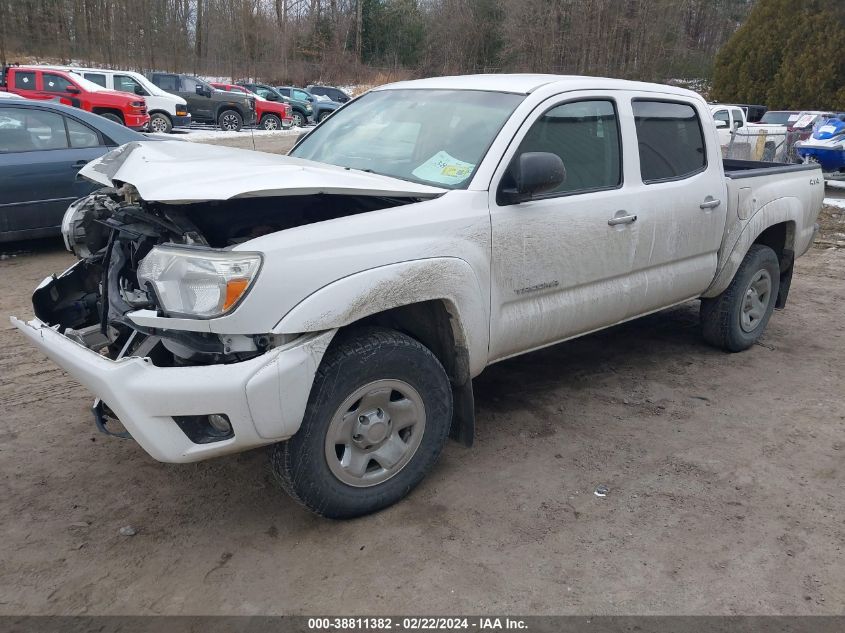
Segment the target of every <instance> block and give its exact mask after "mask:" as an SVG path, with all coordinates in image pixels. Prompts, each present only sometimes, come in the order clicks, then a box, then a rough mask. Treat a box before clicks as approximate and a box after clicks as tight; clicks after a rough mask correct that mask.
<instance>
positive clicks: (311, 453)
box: [270, 328, 452, 519]
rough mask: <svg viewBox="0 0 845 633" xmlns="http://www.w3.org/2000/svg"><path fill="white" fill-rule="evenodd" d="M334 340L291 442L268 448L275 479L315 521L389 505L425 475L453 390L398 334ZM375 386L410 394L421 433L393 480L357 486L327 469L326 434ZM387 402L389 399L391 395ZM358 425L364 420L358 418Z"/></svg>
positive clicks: (436, 366) (369, 332) (432, 360)
mask: <svg viewBox="0 0 845 633" xmlns="http://www.w3.org/2000/svg"><path fill="white" fill-rule="evenodd" d="M338 336H339V337H340V338H339V339H338V340H336V341H334V342H333V343H332V345H331V347H330V348H329V350H328V352H327V353H326V355H325V357H324V358H323V361H322V363H321V364H320V368H319V369H318V371H317V374H316V376H315V379H314V385H313V387H312V388H311V395H310V397H309V400H308V406H307V408H306V411H305V417H304V419H303V421H302V426H301V427H300V429H299V431H298V432H297V434H296V435H294V436H293V437H292V438H291V439H289V440H288V441H286V442H283V443H281V444H276V445H275V446H273V447H272V449H271V456H270V459H271V465H272V469H273V473H274V474H275V476H276V479H277V480H278V481H279V483H280V484H281V486H282V488H284V490H285V491H286V492H287V493H288V494H289V495H290V496H291V497H293V498H294V499H295V500H296V501H298V502H299V503H301V504H302V505H304V506H305V507H306V508H308V509H309V510H311V511H312V512H315V513H316V514H319V515H321V516H324V517H329V518H333V519H349V518H353V517H357V516H361V515H365V514H370V513H372V512H376V511H378V510H381V509H382V508H386V507H387V506H390V505H392V504H394V503H396V502H397V501H399V500H400V499H402V498H403V497H404V496H405V495H407V494H408V493H409V492H410V491H411V490H412V489H413V488H414V486H416V485H417V484H418V483H419V482H420V481H421V480H422V478H423V477H424V476H425V475H426V473H428V471H429V470H431V468H432V467H433V466H434V464H435V463H436V462H437V459H438V457H439V456H440V452H441V451H442V449H443V445H444V443H445V442H446V438H447V436H448V434H449V427H450V424H451V420H452V391H451V388H450V385H449V380H448V378H447V377H446V372H445V371H444V370H443V366H442V365H441V364H440V362H439V361H438V360H437V358H436V357H435V356H434V354H432V353H431V351H429V350H428V349H427V348H426V347H425V346H423V345H422V344H420V343H419V342H418V341H416V340H414V339H412V338H410V337H408V336H406V335H404V334H401V333H399V332H396V331H394V330H389V329H386V328H362V329H358V330H352V331H349V332H346V333H341V334H339V335H338ZM377 381H394V382H401V383H403V384H407V385H410V386H411V387H413V389H414V390H415V391H416V395H417V396H419V397H420V398H421V402H422V404H423V405H424V426H423V432H422V434H421V438H420V439H418V440H416V441H417V442H418V443H417V445H416V448H415V449H414V452H413V453H411V456H410V457H409V458H408V459H409V461H407V462H406V463H405V464H404V465H403V466H401V467H399V469H398V470H397V471H396V472H395V473H394V474H392V475H389V478H388V479H386V480H385V481H381V482H380V483H375V484H372V485H367V487H358V486H354V485H350V484H349V483H347V482H345V481H342V480H341V479H340V477H339V476H338V475H336V474H335V472H334V471H333V468H334V469H335V470H336V469H337V465H334V466H330V465H329V459H330V458H329V457H328V451H329V448H328V447H329V446H331V445H332V443H331V442H330V441H327V434H328V432H329V430H330V428H331V425H332V421H333V420H336V419H337V416H338V415H341V416H348V414H349V412H350V411H353V409H348V410H346V413H345V414H344V409H346V407H342V405H344V404H347V403H345V402H344V401H349V399H350V398H355V397H356V396H355V393H356V390H361V389H366V388H368V387H369V385H371V384H372V383H375V382H377ZM400 395H401V394H400ZM366 397H369V396H366ZM389 397H390V399H391V400H392V399H393V397H394V392H392V391H391V392H390V394H389ZM363 400H364V398H360V399H359V400H357V401H355V402H356V404H353V405H352V406H353V407H356V409H355V412H356V413H353V416H354V415H357V412H358V411H360V408H361V407H362V406H364V405H363V404H361V403H363ZM388 404H390V403H388ZM377 411H379V412H381V409H378V410H377ZM353 419H355V418H354V417H353ZM361 419H363V416H362V417H359V418H357V420H361ZM397 429H398V425H397ZM397 433H398V431H397ZM354 437H360V436H354ZM409 443H410V442H409ZM337 446H340V445H339V444H338V445H337ZM337 446H334V447H333V449H332V450H337ZM366 448H369V447H366ZM344 450H345V449H344ZM365 461H366V463H367V468H368V469H369V468H370V467H371V466H372V465H375V466H378V464H373V463H372V462H370V461H369V457H367V458H366V459H365ZM337 463H340V456H338V462H337Z"/></svg>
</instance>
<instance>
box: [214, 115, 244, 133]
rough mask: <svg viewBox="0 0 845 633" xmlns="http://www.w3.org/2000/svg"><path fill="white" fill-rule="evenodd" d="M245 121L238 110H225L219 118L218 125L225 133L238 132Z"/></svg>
mask: <svg viewBox="0 0 845 633" xmlns="http://www.w3.org/2000/svg"><path fill="white" fill-rule="evenodd" d="M243 123H244V120H243V118H242V117H241V115H240V113H239V112H237V111H236V110H224V111H223V112H221V113H220V116H219V117H217V125H219V126H220V129H221V130H224V131H225V132H238V131H240V129H241V127H242V126H243Z"/></svg>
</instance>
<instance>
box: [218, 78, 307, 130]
mask: <svg viewBox="0 0 845 633" xmlns="http://www.w3.org/2000/svg"><path fill="white" fill-rule="evenodd" d="M211 85H212V86H214V87H215V88H217V89H218V90H225V91H226V92H242V93H244V94H248V95H250V96H251V97H255V118H256V120H257V121H258V126H259V127H262V128H264V129H265V130H280V129H282V128H284V129H287V128H289V127H291V125H293V115H292V113H291V108H290V106H289V105H288V104H286V103H277V102H275V101H270V100H269V99H265V98H264V97H262V96H260V95H257V94H255V93H254V92H252V90H249V89H248V88H244V87H243V86H236V85H235V84H226V83H221V82H216V81H212V82H211Z"/></svg>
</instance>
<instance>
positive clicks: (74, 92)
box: [65, 86, 79, 95]
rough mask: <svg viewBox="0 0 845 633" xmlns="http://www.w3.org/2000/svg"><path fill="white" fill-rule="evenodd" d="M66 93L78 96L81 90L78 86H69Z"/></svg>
mask: <svg viewBox="0 0 845 633" xmlns="http://www.w3.org/2000/svg"><path fill="white" fill-rule="evenodd" d="M65 92H69V93H70V94H72V95H78V94H79V88H77V87H76V86H68V87H67V88H66V89H65Z"/></svg>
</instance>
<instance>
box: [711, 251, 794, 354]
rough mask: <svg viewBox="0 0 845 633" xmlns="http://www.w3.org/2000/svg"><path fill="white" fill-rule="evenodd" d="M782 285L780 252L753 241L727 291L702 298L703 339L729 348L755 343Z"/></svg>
mask: <svg viewBox="0 0 845 633" xmlns="http://www.w3.org/2000/svg"><path fill="white" fill-rule="evenodd" d="M779 288H780V262H779V261H778V257H777V255H776V254H775V252H774V251H773V250H772V249H771V248H769V247H768V246H764V245H762V244H754V245H752V246H751V248H750V249H749V250H748V253H747V254H746V255H745V259H743V260H742V263H741V264H740V266H739V270H737V271H736V275H734V278H733V281H731V284H730V285H729V286H728V287H727V288H726V289H725V291H724V292H723V293H722V294H720V295H719V296H718V297H714V298H712V299H702V300H701V329H702V333H703V335H704V339H705V340H706V341H707V342H708V343H710V344H711V345H714V346H716V347H721V348H722V349H725V350H727V351H729V352H740V351H742V350H744V349H748V348H749V347H751V346H752V345H754V343H756V342H757V339H759V338H760V336H762V334H763V331H764V330H765V329H766V325H767V324H768V322H769V319H770V318H771V316H772V312H773V311H774V309H775V303H776V301H777V297H778V291H779Z"/></svg>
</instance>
